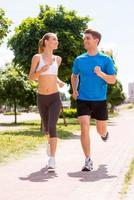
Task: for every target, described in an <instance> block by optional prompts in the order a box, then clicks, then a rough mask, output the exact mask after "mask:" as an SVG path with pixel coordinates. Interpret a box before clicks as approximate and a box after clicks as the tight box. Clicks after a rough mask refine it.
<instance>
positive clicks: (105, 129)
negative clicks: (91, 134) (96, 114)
mask: <svg viewBox="0 0 134 200" xmlns="http://www.w3.org/2000/svg"><path fill="white" fill-rule="evenodd" d="M106 131H107V128H106V126H99V127H97V132H98V133H99V134H104V133H106Z"/></svg>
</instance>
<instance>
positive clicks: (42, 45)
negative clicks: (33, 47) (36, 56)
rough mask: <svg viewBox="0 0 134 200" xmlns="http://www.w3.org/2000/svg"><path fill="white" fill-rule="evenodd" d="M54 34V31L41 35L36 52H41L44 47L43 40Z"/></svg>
mask: <svg viewBox="0 0 134 200" xmlns="http://www.w3.org/2000/svg"><path fill="white" fill-rule="evenodd" d="M52 36H56V34H55V33H46V34H45V35H43V37H42V38H41V39H40V40H39V43H38V53H43V51H44V47H45V40H49V38H50V37H52Z"/></svg>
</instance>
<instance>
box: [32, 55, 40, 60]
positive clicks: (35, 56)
mask: <svg viewBox="0 0 134 200" xmlns="http://www.w3.org/2000/svg"><path fill="white" fill-rule="evenodd" d="M40 57H41V54H35V55H33V57H32V60H35V61H39V60H40Z"/></svg>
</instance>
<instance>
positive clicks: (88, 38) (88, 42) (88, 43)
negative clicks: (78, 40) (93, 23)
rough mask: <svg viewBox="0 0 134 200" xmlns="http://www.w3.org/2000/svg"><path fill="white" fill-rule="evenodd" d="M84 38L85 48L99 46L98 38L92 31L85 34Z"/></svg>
mask: <svg viewBox="0 0 134 200" xmlns="http://www.w3.org/2000/svg"><path fill="white" fill-rule="evenodd" d="M83 40H84V48H85V49H86V50H89V49H92V48H97V46H98V39H97V38H94V37H93V36H92V34H90V33H86V34H84V38H83Z"/></svg>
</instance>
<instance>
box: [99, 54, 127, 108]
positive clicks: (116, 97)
mask: <svg viewBox="0 0 134 200" xmlns="http://www.w3.org/2000/svg"><path fill="white" fill-rule="evenodd" d="M102 52H103V53H105V54H107V55H108V56H110V57H111V58H112V60H113V63H114V64H115V60H114V55H113V51H112V50H110V51H104V50H103V51H102ZM115 69H116V71H117V73H118V67H117V66H116V64H115ZM124 100H125V95H124V92H123V87H122V84H121V82H120V81H119V80H118V79H117V81H116V83H115V84H114V85H108V103H109V104H110V109H111V111H112V112H113V109H114V106H118V105H120V104H121V103H123V102H124Z"/></svg>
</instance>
